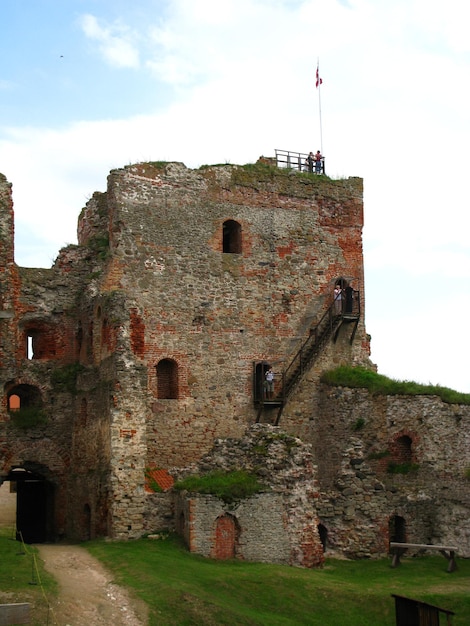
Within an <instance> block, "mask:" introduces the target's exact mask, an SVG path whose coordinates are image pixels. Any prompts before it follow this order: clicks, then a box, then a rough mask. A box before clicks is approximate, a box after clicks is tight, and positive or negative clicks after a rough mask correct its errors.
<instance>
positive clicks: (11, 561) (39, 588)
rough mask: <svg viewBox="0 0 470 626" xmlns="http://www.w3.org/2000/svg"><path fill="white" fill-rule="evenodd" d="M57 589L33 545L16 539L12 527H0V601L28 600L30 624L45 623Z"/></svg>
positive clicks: (39, 624) (36, 625)
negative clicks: (24, 543)
mask: <svg viewBox="0 0 470 626" xmlns="http://www.w3.org/2000/svg"><path fill="white" fill-rule="evenodd" d="M56 593H57V585H56V582H55V581H54V579H53V578H52V577H51V576H50V575H49V574H48V573H47V572H45V570H44V568H43V567H42V561H41V560H40V558H39V556H38V552H37V550H36V548H35V547H34V546H29V545H23V544H22V543H21V542H19V541H16V540H15V539H14V530H13V529H8V528H0V604H14V603H17V602H20V603H21V602H29V603H30V613H31V626H45V624H48V623H49V622H48V619H49V615H50V614H49V602H50V600H51V599H52V598H53V597H54V595H55V594H56Z"/></svg>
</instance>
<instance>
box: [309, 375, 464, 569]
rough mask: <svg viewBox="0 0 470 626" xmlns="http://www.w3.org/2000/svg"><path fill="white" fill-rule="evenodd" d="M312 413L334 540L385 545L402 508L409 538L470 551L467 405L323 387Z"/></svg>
mask: <svg viewBox="0 0 470 626" xmlns="http://www.w3.org/2000/svg"><path fill="white" fill-rule="evenodd" d="M314 421H315V427H314V432H315V435H314V437H315V441H314V450H315V452H314V456H315V459H316V462H317V464H318V477H319V483H320V492H321V498H320V502H319V508H318V511H319V517H320V519H321V522H322V524H324V525H325V527H327V528H328V536H329V546H330V548H332V549H337V550H339V551H341V552H343V553H346V554H348V555H350V556H370V555H375V554H380V553H385V552H386V551H387V550H388V542H389V540H391V539H393V538H391V536H390V534H391V521H392V520H393V519H395V518H396V517H400V518H402V519H403V521H404V524H405V537H404V538H403V540H404V539H405V538H406V540H408V541H409V542H412V543H434V544H440V545H456V546H458V547H459V554H460V555H461V556H466V557H468V556H469V555H470V524H469V521H468V520H469V519H470V516H469V512H470V489H469V481H468V475H467V472H468V468H469V467H470V445H469V443H470V442H469V436H470V407H468V406H464V405H456V404H446V403H444V402H443V401H442V400H441V399H440V398H438V397H434V396H374V395H372V394H370V393H369V392H368V391H366V390H364V389H346V388H331V387H326V386H325V387H323V389H322V393H321V395H320V402H319V405H318V408H317V413H316V415H315V420H314ZM399 441H404V443H405V444H406V445H407V453H406V455H407V456H406V458H403V450H402V449H401V447H400V446H397V442H399ZM394 468H395V471H397V470H401V471H406V470H407V469H408V470H409V471H408V472H407V473H403V474H401V473H394V472H391V470H393V469H394Z"/></svg>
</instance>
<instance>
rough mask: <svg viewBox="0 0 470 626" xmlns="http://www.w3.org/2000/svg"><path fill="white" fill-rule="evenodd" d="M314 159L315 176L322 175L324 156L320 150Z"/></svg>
mask: <svg viewBox="0 0 470 626" xmlns="http://www.w3.org/2000/svg"><path fill="white" fill-rule="evenodd" d="M310 154H311V153H310ZM313 159H314V161H315V174H321V171H322V160H323V156H322V154H321V152H320V150H317V151H316V153H315V156H314V157H313Z"/></svg>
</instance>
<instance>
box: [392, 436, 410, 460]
mask: <svg viewBox="0 0 470 626" xmlns="http://www.w3.org/2000/svg"><path fill="white" fill-rule="evenodd" d="M412 443H413V441H412V439H411V437H408V435H403V436H402V437H398V439H396V441H395V445H394V446H393V448H394V450H393V452H394V454H393V457H394V461H395V462H396V463H411V462H412V459H413V454H412V450H411V446H412Z"/></svg>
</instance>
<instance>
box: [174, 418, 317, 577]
mask: <svg viewBox="0 0 470 626" xmlns="http://www.w3.org/2000/svg"><path fill="white" fill-rule="evenodd" d="M212 470H222V471H235V470H245V471H247V472H250V473H253V474H256V475H257V476H258V477H259V480H260V481H262V483H263V484H264V485H265V487H266V490H265V492H264V493H262V494H258V495H256V496H253V497H251V498H247V499H243V500H241V501H239V502H236V503H230V504H224V502H222V500H220V499H218V498H215V497H213V496H205V495H198V494H192V493H189V494H188V493H183V494H182V495H181V496H180V497H179V498H178V499H177V501H176V510H175V519H176V527H177V528H178V529H179V531H180V533H181V534H182V535H183V536H184V537H185V539H186V542H187V544H188V546H189V548H190V550H192V551H195V552H198V553H200V554H203V555H205V556H213V557H217V556H219V551H218V546H219V550H220V543H219V540H220V537H219V536H218V533H217V529H218V522H219V521H220V519H221V518H223V517H224V515H226V516H230V517H232V518H234V524H235V525H236V527H237V528H238V537H237V538H236V541H235V546H234V550H233V555H232V556H233V557H235V558H243V559H247V560H258V561H268V562H279V563H288V564H290V565H298V566H302V567H315V566H319V565H321V564H322V563H323V547H322V545H321V541H320V537H319V534H318V523H319V521H318V515H317V511H316V501H317V498H318V490H317V477H316V468H315V466H314V464H313V459H312V454H311V448H310V446H309V445H308V444H306V443H304V442H302V441H301V440H300V439H298V438H296V437H293V436H291V435H288V434H287V433H285V432H284V431H282V430H281V429H280V428H279V427H276V426H272V425H267V424H254V425H252V426H251V427H250V428H248V429H247V430H246V432H245V433H244V435H243V437H241V438H240V439H217V440H216V441H215V445H214V447H213V449H212V450H211V451H210V452H209V453H208V454H206V455H204V456H203V457H202V459H201V460H200V462H199V463H197V464H193V465H191V466H189V467H187V468H184V469H177V468H174V469H173V470H171V471H172V473H173V474H174V475H175V476H176V477H179V478H181V477H186V476H188V475H191V474H197V475H201V474H205V473H208V472H210V471H212ZM181 518H182V519H183V520H184V521H183V522H181ZM222 550H223V547H222Z"/></svg>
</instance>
